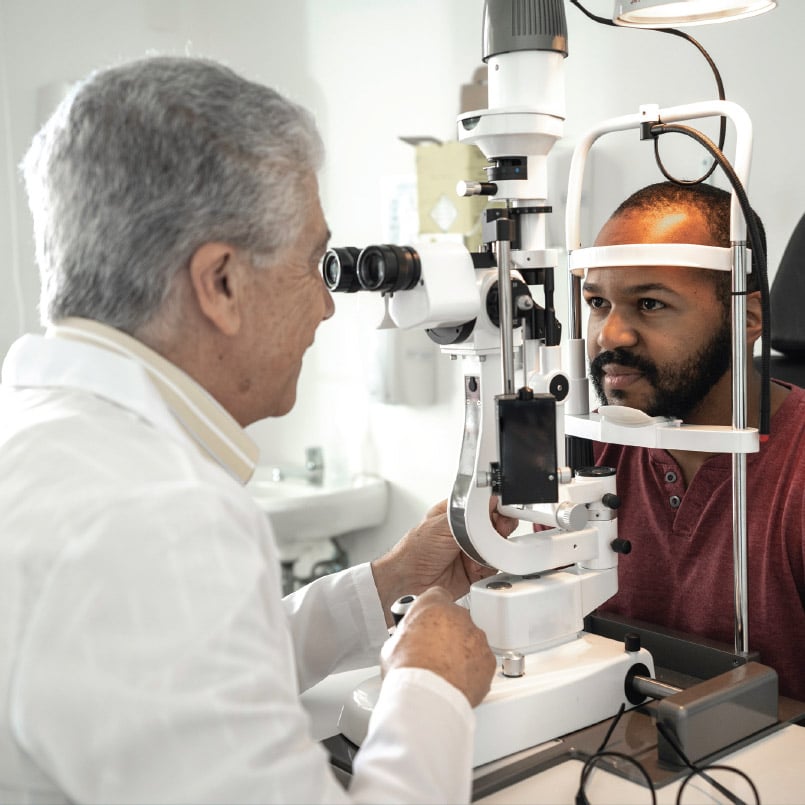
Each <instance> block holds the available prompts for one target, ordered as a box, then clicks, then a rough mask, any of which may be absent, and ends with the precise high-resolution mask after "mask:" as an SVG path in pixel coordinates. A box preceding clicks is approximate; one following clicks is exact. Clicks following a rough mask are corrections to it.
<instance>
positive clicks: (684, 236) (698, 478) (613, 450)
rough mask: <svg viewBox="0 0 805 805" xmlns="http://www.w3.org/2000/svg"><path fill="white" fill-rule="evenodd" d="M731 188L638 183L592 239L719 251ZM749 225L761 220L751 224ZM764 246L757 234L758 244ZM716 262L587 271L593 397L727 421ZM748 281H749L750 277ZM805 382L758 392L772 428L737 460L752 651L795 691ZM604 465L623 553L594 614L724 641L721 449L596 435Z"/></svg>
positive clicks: (751, 295) (725, 282)
mask: <svg viewBox="0 0 805 805" xmlns="http://www.w3.org/2000/svg"><path fill="white" fill-rule="evenodd" d="M729 220H730V195H729V193H726V192H725V191H723V190H720V189H718V188H715V187H712V186H709V185H702V184H700V185H695V186H679V185H675V184H672V183H660V184H655V185H651V186H649V187H646V188H643V189H642V190H640V191H638V192H637V193H635V194H634V195H632V196H631V197H630V198H628V199H627V200H626V201H625V202H624V203H623V204H621V206H620V207H619V208H618V209H617V210H616V211H615V213H614V214H613V215H612V217H611V218H610V219H609V220H608V221H607V222H606V224H605V225H604V227H603V228H602V230H601V232H600V234H599V236H598V238H597V240H596V245H597V246H614V245H620V244H631V243H691V244H699V245H704V246H721V247H724V246H729V243H730V237H729ZM760 229H761V231H762V227H760ZM764 245H765V244H764ZM730 279H731V278H730V276H729V272H721V271H714V270H711V269H703V268H680V267H670V266H649V267H640V268H638V269H635V268H632V269H628V268H627V269H624V268H619V267H615V268H596V269H590V270H589V271H588V272H587V276H586V278H585V281H584V284H583V292H584V297H585V300H586V303H587V305H588V307H589V314H590V315H589V324H588V334H587V335H588V339H587V344H588V356H589V359H590V370H591V371H590V374H591V378H592V382H593V386H594V388H595V389H596V391H597V393H598V396H599V398H600V401H601V403H602V404H608V405H626V406H630V407H632V408H637V409H640V410H642V411H644V412H646V413H647V414H649V415H651V416H659V415H662V416H671V417H677V418H680V419H682V420H683V421H684V422H685V423H686V424H691V425H729V424H730V423H731V421H732V401H731V400H732V393H731V388H732V386H731V384H732V373H731V368H730V331H731V324H730V306H731V304H730V298H731V284H730ZM753 283H754V284H753ZM746 307H747V316H746V322H747V323H746V337H747V344H748V349H747V352H748V356H749V357H748V363H747V377H748V381H747V387H748V406H747V424H748V425H749V426H750V427H757V426H758V422H759V392H760V377H759V374H758V373H757V371H756V370H755V368H754V366H753V363H752V360H751V354H752V347H753V345H754V344H755V342H756V341H757V340H758V338H759V337H760V335H761V325H762V311H761V303H760V292H759V291H758V290H757V284H756V272H753V274H750V279H749V292H748V293H747V300H746ZM804 438H805V391H803V390H802V389H800V388H797V387H794V386H790V385H788V384H785V383H781V382H779V381H774V382H773V383H772V386H771V435H770V437H769V439H768V440H767V441H764V442H762V443H761V445H760V451H759V452H757V453H752V454H749V455H748V456H747V528H748V540H749V546H748V562H749V564H748V595H749V623H748V633H749V641H750V647H751V649H752V650H757V651H759V652H760V659H761V661H762V662H764V663H766V664H767V665H770V666H772V667H773V668H775V670H776V671H777V672H778V674H779V678H780V693H781V694H783V695H787V696H791V697H794V698H797V699H800V700H805V670H803V666H802V662H801V651H802V649H801V646H802V644H803V642H805V539H804V535H805V457H803V453H802V451H801V445H802V443H803V439H804ZM595 455H596V463H598V464H602V465H604V466H610V467H614V468H615V469H616V470H617V477H618V488H619V490H620V493H621V498H622V506H621V508H620V509H619V512H618V522H619V536H621V537H622V538H624V539H628V540H630V541H631V543H632V552H631V554H630V555H629V556H628V557H627V558H625V559H624V560H623V561H622V562H620V564H619V568H618V574H619V580H618V583H619V591H618V593H617V594H616V595H615V596H614V597H613V598H612V599H610V600H609V601H608V602H607V603H606V605H605V606H604V607H602V611H606V612H609V613H615V614H618V615H622V616H625V617H628V618H633V619H639V620H641V621H646V622H648V623H652V624H657V625H660V626H663V627H667V628H670V629H675V630H679V631H682V632H686V633H689V634H694V635H697V636H700V637H704V638H709V639H712V640H718V641H721V642H725V643H731V642H732V641H733V634H734V603H733V600H734V599H733V583H732V572H731V568H732V562H733V559H732V550H733V549H732V519H731V505H732V503H731V501H732V485H731V460H730V456H729V455H726V454H713V453H704V452H691V451H682V450H663V449H651V448H639V447H625V446H620V445H603V444H601V445H596V448H595Z"/></svg>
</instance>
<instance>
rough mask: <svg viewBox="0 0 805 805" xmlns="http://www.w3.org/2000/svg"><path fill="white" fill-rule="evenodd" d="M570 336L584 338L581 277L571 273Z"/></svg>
mask: <svg viewBox="0 0 805 805" xmlns="http://www.w3.org/2000/svg"><path fill="white" fill-rule="evenodd" d="M569 290H570V297H569V298H570V311H569V314H570V315H569V318H570V337H571V338H576V339H581V338H584V336H583V334H582V332H581V277H577V276H576V275H575V274H570V289H569Z"/></svg>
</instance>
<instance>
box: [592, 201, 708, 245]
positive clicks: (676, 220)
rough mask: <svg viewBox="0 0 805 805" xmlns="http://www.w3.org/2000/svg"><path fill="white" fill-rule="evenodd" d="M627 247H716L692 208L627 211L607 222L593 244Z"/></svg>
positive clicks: (667, 207)
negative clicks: (679, 245)
mask: <svg viewBox="0 0 805 805" xmlns="http://www.w3.org/2000/svg"><path fill="white" fill-rule="evenodd" d="M628 243H693V244H698V245H700V246H715V245H717V244H716V243H715V241H714V239H713V236H712V234H711V231H710V227H709V225H708V223H707V220H706V219H705V217H704V216H703V215H702V213H701V212H700V211H699V210H697V209H696V208H694V207H688V206H682V205H678V206H666V207H664V208H662V209H651V208H648V209H645V210H628V211H626V212H623V213H621V214H619V215H617V216H614V217H612V218H610V219H609V220H608V221H607V222H606V223H605V224H604V226H603V227H602V228H601V231H600V232H599V234H598V237H597V238H596V240H595V245H596V246H619V245H623V244H628Z"/></svg>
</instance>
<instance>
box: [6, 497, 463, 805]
mask: <svg viewBox="0 0 805 805" xmlns="http://www.w3.org/2000/svg"><path fill="white" fill-rule="evenodd" d="M93 500H94V498H93V497H92V496H89V495H88V496H87V497H86V498H85V500H84V501H82V506H81V507H80V509H81V512H80V514H76V515H75V516H74V517H72V518H70V520H71V521H70V523H69V534H70V537H69V539H64V537H63V535H62V534H61V533H60V529H61V527H62V523H61V522H60V521H54V522H53V530H52V533H51V534H49V535H48V539H49V540H62V539H63V540H64V548H63V549H62V550H61V552H60V554H59V555H58V557H57V558H56V561H55V562H54V564H53V566H52V567H51V568H50V569H49V571H48V573H47V580H46V583H45V584H44V586H43V587H42V589H41V590H40V591H39V592H38V595H37V597H36V599H35V600H34V601H32V602H31V603H32V607H31V614H30V617H29V619H28V622H27V623H26V626H25V637H24V640H23V641H22V644H21V646H20V649H19V657H18V660H17V662H16V664H15V669H14V677H13V680H12V685H11V694H10V701H9V711H10V718H11V721H12V723H13V730H14V736H15V740H16V741H17V743H18V745H19V747H20V749H21V750H22V751H23V752H24V753H25V755H26V756H27V757H28V758H29V759H30V762H31V763H32V764H35V766H36V767H38V769H40V770H41V772H42V777H43V779H47V780H49V781H52V783H53V789H54V792H61V795H62V797H63V798H64V799H66V800H68V801H72V802H87V803H96V802H97V803H127V802H132V803H134V802H136V803H148V802H159V803H170V802H193V803H205V802H209V803H221V802H238V803H246V802H278V803H308V805H310V803H320V802H328V803H330V802H332V803H337V802H348V801H354V802H375V803H381V802H394V801H402V800H405V801H410V802H424V801H429V802H450V801H459V800H460V799H461V798H462V797H463V798H465V799H466V797H464V794H465V792H466V791H467V790H468V785H469V783H468V780H469V775H470V771H471V769H470V766H471V753H470V751H469V750H468V749H467V742H468V741H471V732H472V711H471V710H470V708H469V705H468V703H466V700H464V702H462V701H461V699H462V694H460V693H459V692H458V691H457V690H455V689H454V688H452V687H451V686H450V685H448V683H446V682H444V681H443V680H441V679H440V678H438V677H435V675H433V674H431V673H430V672H425V671H419V672H418V673H417V672H416V671H408V672H406V673H405V674H403V673H401V674H400V675H399V676H398V677H396V678H395V675H391V676H390V679H389V680H388V684H386V685H384V686H383V690H382V692H381V696H380V701H379V703H378V712H377V713H376V714H375V716H374V717H373V719H372V725H371V734H370V735H369V736H368V738H367V742H366V744H365V745H364V748H363V749H362V750H361V755H363V757H362V758H361V761H360V763H359V764H358V768H357V769H356V774H355V778H354V784H353V788H352V790H351V791H350V792H346V791H344V789H343V788H342V787H341V785H340V784H339V783H338V781H337V780H336V779H335V776H334V775H333V772H332V769H331V768H330V766H329V763H328V760H327V756H326V752H325V751H324V749H323V748H322V746H321V745H320V744H319V743H318V742H317V741H315V740H313V739H312V737H311V729H310V728H311V724H310V718H309V716H308V715H307V713H306V711H305V710H304V708H303V707H302V705H301V704H300V701H299V695H298V688H297V682H296V672H295V668H294V660H293V657H294V650H293V645H292V637H291V632H290V630H289V628H288V615H287V612H286V610H285V608H284V607H283V604H282V600H281V598H280V595H279V584H280V578H279V567H278V563H277V562H276V561H275V560H276V556H275V554H274V553H273V551H272V543H271V540H270V539H269V540H268V543H267V545H264V544H261V540H260V539H259V538H255V532H256V530H257V531H259V528H260V526H259V521H260V520H261V517H260V513H259V512H257V513H255V512H254V510H253V507H249V506H245V505H242V504H239V503H238V501H237V500H232V499H231V498H229V499H227V498H226V496H222V495H219V494H218V493H217V492H216V490H215V489H210V488H202V489H199V488H198V487H196V486H194V485H193V484H189V485H187V486H185V485H183V484H177V485H173V486H168V485H165V484H158V485H156V484H155V485H154V486H153V487H151V488H136V489H131V490H126V491H125V493H121V496H120V497H119V498H118V499H117V500H115V501H114V505H110V502H109V501H108V500H103V501H99V502H98V509H97V510H94V511H90V509H91V507H92V501H93ZM78 518H80V519H78ZM349 577H350V574H345V577H344V581H345V582H347V583H350V584H351V583H352V581H349ZM338 583H340V582H339V581H336V584H338ZM311 603H312V602H311ZM300 628H301V627H300ZM457 697H458V698H457ZM468 736H470V737H468ZM442 744H445V745H449V746H448V749H447V751H443V752H442V755H441V756H439V754H438V751H437V745H442ZM457 794H461V795H462V797H458V796H457ZM49 798H50V799H52V800H53V801H56V800H59V799H61V797H60V796H57V794H55V793H54V794H53V795H52V796H50V797H49Z"/></svg>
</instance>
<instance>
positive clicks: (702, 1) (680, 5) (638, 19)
mask: <svg viewBox="0 0 805 805" xmlns="http://www.w3.org/2000/svg"><path fill="white" fill-rule="evenodd" d="M776 5H777V0H616V2H615V10H614V12H613V13H612V19H613V20H614V21H615V23H617V24H618V25H628V26H632V27H636V28H669V27H677V26H683V25H703V24H705V23H710V22H727V21H728V20H736V19H741V18H743V17H753V16H755V15H756V14H762V13H763V12H764V11H771V10H772V9H773V8H774V7H775V6H776Z"/></svg>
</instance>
